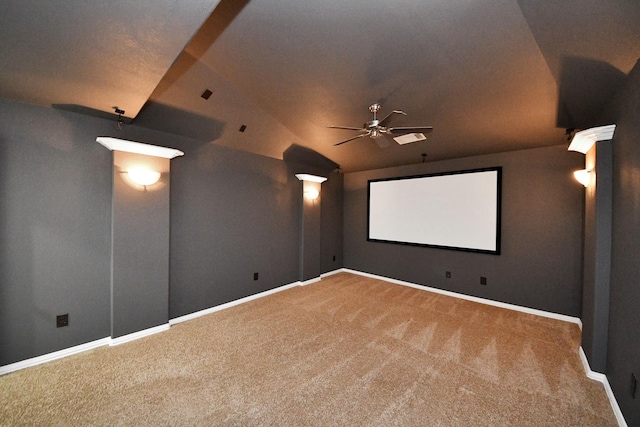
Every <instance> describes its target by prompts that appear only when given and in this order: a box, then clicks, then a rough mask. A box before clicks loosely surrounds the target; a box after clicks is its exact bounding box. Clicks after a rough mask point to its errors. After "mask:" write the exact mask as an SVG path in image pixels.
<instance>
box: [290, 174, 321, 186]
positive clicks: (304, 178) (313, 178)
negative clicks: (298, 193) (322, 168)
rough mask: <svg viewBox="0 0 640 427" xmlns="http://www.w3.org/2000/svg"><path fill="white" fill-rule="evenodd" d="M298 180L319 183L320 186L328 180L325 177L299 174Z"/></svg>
mask: <svg viewBox="0 0 640 427" xmlns="http://www.w3.org/2000/svg"><path fill="white" fill-rule="evenodd" d="M296 178H298V179H299V180H300V181H311V182H319V183H320V184H322V183H323V182H325V181H326V180H327V178H325V177H324V176H317V175H310V174H308V173H297V174H296Z"/></svg>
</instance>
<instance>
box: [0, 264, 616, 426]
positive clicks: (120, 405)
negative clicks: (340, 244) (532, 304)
mask: <svg viewBox="0 0 640 427" xmlns="http://www.w3.org/2000/svg"><path fill="white" fill-rule="evenodd" d="M579 340H580V331H579V329H578V327H577V326H576V325H574V324H570V323H565V322H560V321H556V320H551V319H547V318H541V317H537V316H533V315H528V314H523V313H518V312H512V311H509V310H505V309H499V308H494V307H491V306H487V305H483V304H477V303H472V302H468V301H464V300H459V299H455V298H450V297H446V296H442V295H439V294H434V293H430V292H426V291H420V290H416V289H413V288H408V287H404V286H399V285H394V284H389V283H386V282H382V281H378V280H374V279H368V278H363V277H360V276H355V275H350V274H343V273H341V274H337V275H334V276H331V277H328V278H325V279H323V280H322V281H321V282H320V283H316V284H313V285H309V286H306V287H297V288H293V289H290V290H287V291H283V292H280V293H277V294H274V295H271V296H268V297H265V298H261V299H258V300H254V301H252V302H249V303H246V304H242V305H239V306H236V307H233V308H229V309H226V310H223V311H220V312H217V313H214V314H210V315H208V316H204V317H200V318H198V319H196V320H192V321H189V322H184V323H181V324H178V325H176V326H173V327H172V328H171V329H170V330H169V331H166V332H162V333H159V334H156V335H153V336H150V337H147V338H143V339H140V340H137V341H134V342H130V343H128V344H123V345H120V346H116V347H102V348H99V349H96V350H93V351H90V352H86V353H83V354H79V355H76V356H71V357H68V358H65V359H61V360H57V361H54V362H50V363H47V364H44V365H40V366H36V367H33V368H28V369H24V370H21V371H18V372H14V373H11V374H8V375H5V376H3V377H0V420H1V421H0V425H38V426H44V425H60V426H62V425H64V426H74V425H78V426H79V425H82V426H84V425H127V426H133V425H136V426H138V425H153V426H163V425H166V426H179V425H194V426H196V425H197V426H217V425H223V426H253V425H269V426H314V425H317V426H329V425H334V426H337V425H339V426H389V425H407V426H411V425H416V426H417V425H420V426H482V425H491V426H499V425H514V426H609V425H610V426H614V425H617V423H616V420H615V417H614V415H613V412H612V410H611V407H610V406H609V402H608V399H607V397H606V395H605V392H604V389H603V387H602V385H601V384H599V383H597V382H594V381H591V380H589V379H587V378H586V376H585V373H584V370H583V368H582V365H581V363H580V360H579V356H578V346H579Z"/></svg>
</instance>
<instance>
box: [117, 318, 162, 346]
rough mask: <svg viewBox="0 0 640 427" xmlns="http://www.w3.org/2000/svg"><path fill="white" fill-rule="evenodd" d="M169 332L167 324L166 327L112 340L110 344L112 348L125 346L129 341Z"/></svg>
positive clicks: (158, 327) (154, 328) (145, 330)
mask: <svg viewBox="0 0 640 427" xmlns="http://www.w3.org/2000/svg"><path fill="white" fill-rule="evenodd" d="M167 330H169V324H168V323H165V324H164V325H160V326H155V327H153V328H149V329H144V330H142V331H138V332H134V333H132V334H127V335H123V336H121V337H118V338H112V339H111V342H110V343H109V345H110V346H114V345H120V344H124V343H126V342H129V341H133V340H137V339H138V338H143V337H146V336H149V335H153V334H157V333H158V332H164V331H167Z"/></svg>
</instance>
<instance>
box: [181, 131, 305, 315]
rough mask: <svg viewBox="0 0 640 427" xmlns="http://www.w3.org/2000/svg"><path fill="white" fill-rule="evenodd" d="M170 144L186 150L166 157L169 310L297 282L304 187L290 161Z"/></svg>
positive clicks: (208, 304) (185, 309) (190, 308)
mask: <svg viewBox="0 0 640 427" xmlns="http://www.w3.org/2000/svg"><path fill="white" fill-rule="evenodd" d="M174 148H178V149H180V150H182V151H184V153H185V155H184V156H183V157H179V158H176V159H174V160H172V163H171V177H172V181H171V265H170V269H171V273H170V283H171V286H170V294H169V301H170V306H169V316H170V317H171V318H175V317H178V316H182V315H185V314H189V313H192V312H195V311H198V310H202V309H205V308H209V307H212V306H215V305H219V304H223V303H226V302H229V301H232V300H235V299H238V298H242V297H245V296H248V295H252V294H256V293H259V292H262V291H265V290H268V289H272V288H274V287H277V286H281V285H284V284H288V283H292V282H295V281H297V280H298V262H299V257H298V255H299V254H298V249H299V240H300V204H301V198H302V191H301V190H300V181H298V179H297V178H296V177H295V176H294V175H293V174H292V173H289V169H288V167H287V165H286V164H285V163H284V162H283V161H280V160H276V159H271V158H266V157H262V156H258V155H255V154H251V153H246V152H242V151H237V150H233V149H229V148H224V147H220V146H216V145H212V144H203V143H194V142H182V141H180V142H178V143H177V144H174ZM254 273H258V280H257V281H254V280H253V274H254Z"/></svg>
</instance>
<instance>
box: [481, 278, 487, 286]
mask: <svg viewBox="0 0 640 427" xmlns="http://www.w3.org/2000/svg"><path fill="white" fill-rule="evenodd" d="M480 284H481V285H486V284H487V278H486V277H480Z"/></svg>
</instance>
